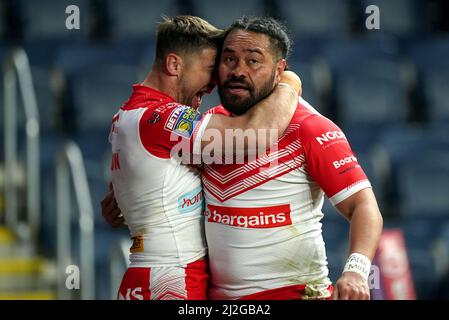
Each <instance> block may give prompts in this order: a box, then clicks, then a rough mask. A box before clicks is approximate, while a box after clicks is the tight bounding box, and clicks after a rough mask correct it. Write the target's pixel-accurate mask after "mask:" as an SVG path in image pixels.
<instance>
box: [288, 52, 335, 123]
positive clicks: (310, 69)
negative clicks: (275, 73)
mask: <svg viewBox="0 0 449 320" xmlns="http://www.w3.org/2000/svg"><path fill="white" fill-rule="evenodd" d="M288 67H289V69H290V70H292V71H294V72H296V73H297V74H298V75H299V76H300V77H301V80H302V97H303V98H304V99H305V100H306V101H307V102H308V103H310V104H311V105H312V106H313V107H314V108H315V109H316V110H317V111H318V112H320V113H321V114H323V115H324V116H328V110H327V106H326V105H324V104H323V103H324V99H323V96H324V94H325V92H326V90H327V88H326V84H325V81H324V80H323V77H326V75H327V73H326V74H325V75H323V74H322V72H325V71H324V70H323V71H321V70H318V68H319V67H318V66H316V65H314V64H312V63H303V62H301V61H298V60H296V59H291V60H289V62H288Z"/></svg>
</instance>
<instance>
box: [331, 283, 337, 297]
mask: <svg viewBox="0 0 449 320" xmlns="http://www.w3.org/2000/svg"><path fill="white" fill-rule="evenodd" d="M332 300H338V286H337V285H336V286H335V288H334V294H333V295H332Z"/></svg>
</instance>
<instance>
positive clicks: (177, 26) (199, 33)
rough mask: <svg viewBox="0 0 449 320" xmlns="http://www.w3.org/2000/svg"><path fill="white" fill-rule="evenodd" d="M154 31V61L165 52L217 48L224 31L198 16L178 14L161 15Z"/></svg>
mask: <svg viewBox="0 0 449 320" xmlns="http://www.w3.org/2000/svg"><path fill="white" fill-rule="evenodd" d="M162 18H163V21H162V22H161V23H160V24H159V26H158V28H157V32H156V38H157V40H156V61H158V60H159V61H160V60H163V59H165V57H166V56H167V54H169V53H170V52H174V53H177V54H183V53H192V52H197V51H199V50H202V49H205V48H218V47H219V46H220V42H221V41H222V40H223V36H224V31H223V30H221V29H218V28H216V27H215V26H213V25H211V24H210V23H209V22H207V21H206V20H203V19H201V18H200V17H195V16H189V15H178V16H175V17H166V16H163V17H162Z"/></svg>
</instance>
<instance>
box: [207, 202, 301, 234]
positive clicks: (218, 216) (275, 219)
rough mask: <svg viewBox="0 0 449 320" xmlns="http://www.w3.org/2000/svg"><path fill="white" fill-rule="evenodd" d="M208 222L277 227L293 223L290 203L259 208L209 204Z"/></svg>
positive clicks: (242, 226)
mask: <svg viewBox="0 0 449 320" xmlns="http://www.w3.org/2000/svg"><path fill="white" fill-rule="evenodd" d="M204 214H205V216H206V219H207V222H213V223H222V224H226V225H229V226H234V227H241V228H276V227H282V226H287V225H291V224H292V220H291V216H290V205H289V204H287V205H280V206H273V207H259V208H235V207H220V206H214V205H210V204H209V205H207V208H206V211H205V213H204Z"/></svg>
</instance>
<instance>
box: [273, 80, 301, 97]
mask: <svg viewBox="0 0 449 320" xmlns="http://www.w3.org/2000/svg"><path fill="white" fill-rule="evenodd" d="M278 86H286V87H289V88H290V90H291V91H292V92H293V93H294V94H295V95H296V96H297V95H298V92H296V90H295V89H294V88H293V87H292V86H291V85H290V84H288V83H285V82H279V83H278Z"/></svg>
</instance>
